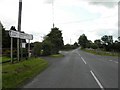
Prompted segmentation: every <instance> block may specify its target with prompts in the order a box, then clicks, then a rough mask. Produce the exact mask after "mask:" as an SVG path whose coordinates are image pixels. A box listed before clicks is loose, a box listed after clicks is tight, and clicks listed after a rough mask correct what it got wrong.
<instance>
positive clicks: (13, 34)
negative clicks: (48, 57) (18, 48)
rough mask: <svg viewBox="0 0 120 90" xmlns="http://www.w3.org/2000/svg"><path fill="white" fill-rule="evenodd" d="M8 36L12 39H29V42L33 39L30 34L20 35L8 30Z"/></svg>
mask: <svg viewBox="0 0 120 90" xmlns="http://www.w3.org/2000/svg"><path fill="white" fill-rule="evenodd" d="M9 35H10V37H14V38H20V39H29V40H32V39H33V35H31V34H26V33H20V32H18V31H13V30H10V32H9Z"/></svg>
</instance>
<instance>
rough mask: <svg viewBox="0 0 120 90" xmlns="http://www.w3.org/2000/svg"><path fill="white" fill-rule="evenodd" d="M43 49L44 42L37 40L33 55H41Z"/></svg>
mask: <svg viewBox="0 0 120 90" xmlns="http://www.w3.org/2000/svg"><path fill="white" fill-rule="evenodd" d="M41 50H42V43H41V42H35V43H34V47H33V55H34V56H40V55H41Z"/></svg>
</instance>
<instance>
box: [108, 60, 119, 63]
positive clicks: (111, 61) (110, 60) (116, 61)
mask: <svg viewBox="0 0 120 90" xmlns="http://www.w3.org/2000/svg"><path fill="white" fill-rule="evenodd" d="M109 61H111V62H114V63H118V62H117V61H113V60H109Z"/></svg>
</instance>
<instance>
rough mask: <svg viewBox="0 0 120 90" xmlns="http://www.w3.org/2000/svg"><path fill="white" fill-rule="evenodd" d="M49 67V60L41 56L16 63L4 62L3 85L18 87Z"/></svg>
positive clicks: (5, 86) (4, 86)
mask: <svg viewBox="0 0 120 90" xmlns="http://www.w3.org/2000/svg"><path fill="white" fill-rule="evenodd" d="M47 67H48V62H47V61H45V60H43V59H40V58H31V59H28V60H24V61H21V62H19V63H15V64H10V63H6V64H3V65H2V87H3V89H5V88H17V87H18V86H20V85H22V83H24V82H25V81H26V80H28V79H30V78H32V77H34V76H35V75H37V74H39V73H40V72H41V71H43V70H44V69H45V68H47Z"/></svg>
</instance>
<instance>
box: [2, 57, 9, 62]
mask: <svg viewBox="0 0 120 90" xmlns="http://www.w3.org/2000/svg"><path fill="white" fill-rule="evenodd" d="M9 60H10V57H5V56H2V57H0V63H1V62H6V61H9Z"/></svg>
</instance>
